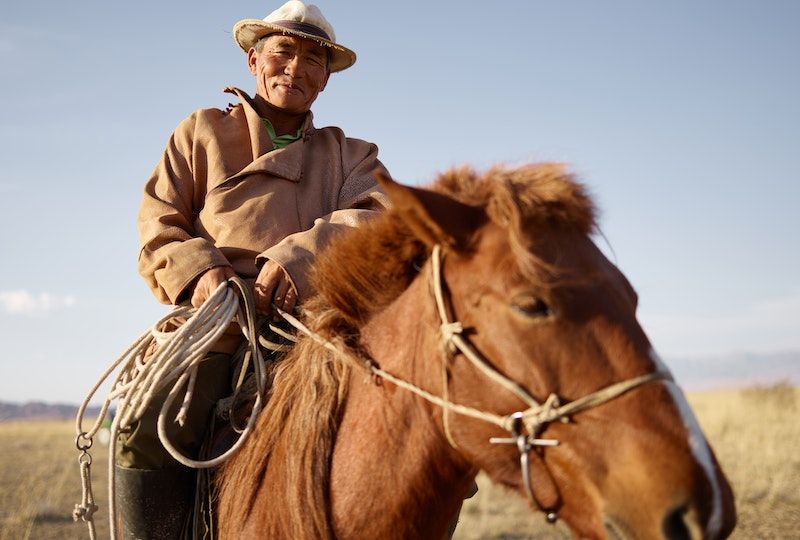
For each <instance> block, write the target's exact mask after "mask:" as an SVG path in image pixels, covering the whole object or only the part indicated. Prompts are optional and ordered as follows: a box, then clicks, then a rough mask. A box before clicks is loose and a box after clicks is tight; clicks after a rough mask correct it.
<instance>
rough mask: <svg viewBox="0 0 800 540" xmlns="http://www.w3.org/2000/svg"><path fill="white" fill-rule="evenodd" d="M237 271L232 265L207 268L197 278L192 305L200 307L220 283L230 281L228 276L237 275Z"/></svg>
mask: <svg viewBox="0 0 800 540" xmlns="http://www.w3.org/2000/svg"><path fill="white" fill-rule="evenodd" d="M235 275H236V273H235V272H234V271H233V268H231V267H230V266H214V267H213V268H209V269H208V270H206V271H205V272H204V273H203V274H202V275H201V276H200V279H198V280H197V285H195V286H194V292H193V293H192V305H193V306H194V307H196V308H199V307H200V306H202V305H203V302H205V301H206V300H207V299H208V297H209V296H211V295H212V294H213V293H214V291H216V290H217V287H219V284H220V283H224V282H226V281H228V278H231V277H233V276H235Z"/></svg>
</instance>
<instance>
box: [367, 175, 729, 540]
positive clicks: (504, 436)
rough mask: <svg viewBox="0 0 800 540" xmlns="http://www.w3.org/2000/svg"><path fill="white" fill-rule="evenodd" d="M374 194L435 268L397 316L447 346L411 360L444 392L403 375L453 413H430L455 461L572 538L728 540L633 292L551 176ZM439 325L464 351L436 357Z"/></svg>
mask: <svg viewBox="0 0 800 540" xmlns="http://www.w3.org/2000/svg"><path fill="white" fill-rule="evenodd" d="M382 185H383V186H384V188H385V189H386V191H387V193H388V194H389V195H390V197H391V199H392V203H393V208H394V209H393V212H394V213H395V214H396V215H397V216H398V217H399V218H400V220H402V222H403V223H405V225H406V226H407V227H408V229H409V230H410V231H411V233H412V234H413V236H414V237H415V238H416V239H418V240H419V241H421V242H422V243H423V244H424V245H425V246H426V248H427V251H426V253H427V252H432V251H436V250H440V251H441V252H442V253H443V258H442V260H441V261H435V260H433V258H432V257H431V258H430V259H429V260H428V265H429V266H430V265H439V266H441V268H440V269H438V270H435V269H434V270H429V269H428V267H426V268H425V269H424V271H421V272H420V277H419V278H418V279H417V280H416V282H418V283H419V284H420V285H419V286H418V287H414V286H413V284H412V286H410V287H409V288H408V291H407V292H406V293H405V294H409V295H412V296H413V295H416V296H417V297H414V298H413V300H412V299H409V301H406V302H404V301H403V297H402V295H401V296H400V297H399V298H398V301H397V302H395V303H396V304H397V306H396V307H395V309H396V310H399V312H400V314H401V317H402V316H405V317H415V318H417V319H418V320H419V322H420V323H427V324H428V327H429V328H437V327H439V326H441V328H442V332H443V333H444V334H445V336H444V339H445V342H446V343H445V344H444V346H442V343H441V342H438V343H437V341H438V340H439V339H441V336H438V335H437V336H436V339H420V338H417V342H418V344H419V349H418V350H417V351H416V353H417V354H416V356H418V357H420V358H422V359H423V362H425V363H426V366H427V368H420V367H417V368H415V369H416V370H417V372H425V371H426V369H427V370H431V368H432V366H437V365H438V364H439V363H440V362H442V368H441V373H444V374H445V375H443V376H442V377H440V378H439V380H440V381H442V382H441V383H433V384H431V383H429V382H425V380H424V379H425V377H420V376H419V375H418V374H415V373H413V372H410V371H405V373H404V375H406V376H408V377H409V378H410V379H412V380H415V383H417V384H419V385H420V387H421V388H425V390H426V391H427V392H428V393H429V394H431V395H435V396H437V397H439V398H442V399H444V400H445V401H446V402H447V403H448V404H452V405H454V406H453V407H448V406H447V405H446V406H444V407H441V406H437V407H441V408H442V410H441V412H439V411H438V410H437V411H436V412H435V415H436V418H437V419H440V420H437V427H438V429H440V430H441V433H442V437H443V438H445V439H447V440H448V441H449V444H450V445H451V446H452V448H453V451H454V452H456V453H457V454H458V455H459V456H460V457H461V458H463V460H464V461H465V462H467V463H468V464H469V465H470V466H472V467H474V468H475V469H481V470H483V471H485V472H486V473H487V474H488V475H489V477H490V478H491V479H492V480H493V481H494V482H497V483H500V484H502V485H505V486H509V487H511V488H512V489H515V490H517V491H519V492H520V493H521V494H522V495H523V496H525V497H526V498H529V499H530V502H531V504H532V505H533V506H534V507H536V508H538V509H541V510H543V511H545V512H546V513H547V515H548V517H549V518H550V519H551V520H552V519H556V518H559V519H561V520H563V521H564V522H565V523H566V524H567V525H568V526H569V527H570V528H571V529H572V531H573V532H574V534H576V536H578V537H586V538H602V537H605V535H606V534H611V535H612V536H617V537H622V538H671V539H672V538H710V539H713V538H724V537H726V536H727V535H728V534H729V533H730V531H731V530H732V528H733V526H734V523H735V511H734V505H733V497H732V492H731V488H730V486H729V484H728V483H727V481H726V479H725V476H724V474H723V473H722V471H721V469H720V466H719V464H718V462H717V460H716V458H715V457H714V454H713V452H712V450H711V449H710V447H709V445H708V443H707V441H706V440H705V437H704V436H703V434H702V432H701V431H700V428H699V427H698V424H697V421H696V420H695V418H694V416H693V414H692V412H691V409H690V408H689V406H688V405H687V402H686V399H685V397H684V395H683V393H682V392H681V390H680V389H679V388H678V387H677V386H676V384H675V382H674V381H673V380H672V378H671V376H670V375H669V372H668V369H667V368H666V367H665V366H664V365H663V364H662V363H661V362H660V360H659V359H658V357H657V355H656V354H655V352H654V351H653V348H652V347H651V344H650V342H649V340H648V338H647V336H646V335H645V332H644V331H643V330H642V328H641V326H640V325H639V323H638V322H637V319H636V306H637V295H636V293H635V291H634V289H633V287H632V286H631V285H630V283H629V282H628V280H627V279H626V278H625V276H624V275H623V274H622V273H621V272H620V271H619V270H618V269H617V267H616V266H615V265H614V264H612V263H611V262H610V261H609V260H608V259H607V258H606V257H605V256H604V255H603V253H602V252H601V251H600V250H599V249H598V248H597V246H596V245H595V244H594V243H593V241H592V239H591V234H592V232H593V231H594V229H595V210H594V206H593V204H592V201H591V199H590V198H589V196H588V195H587V193H586V191H585V189H584V188H583V187H582V186H581V185H580V184H578V183H576V182H575V181H574V180H573V179H572V178H570V177H569V175H567V174H565V173H564V171H563V169H562V168H561V167H560V166H557V165H537V166H528V167H523V168H519V169H515V170H508V169H499V168H498V169H494V170H491V171H489V172H488V173H487V174H486V175H485V176H483V177H478V175H476V174H475V173H474V172H472V171H470V170H467V169H463V170H459V171H454V172H451V173H447V174H445V175H443V177H442V178H441V179H440V181H439V182H438V187H437V191H435V192H432V191H427V190H421V189H415V188H410V187H403V186H400V185H398V184H395V183H393V182H391V181H389V180H388V179H384V180H383V181H382ZM435 246H441V247H436V248H435ZM437 256H438V255H437ZM437 272H438V273H439V275H440V282H441V283H440V284H438V285H437V283H436V282H435V281H436V279H437V278H436V273H437ZM429 276H430V277H429ZM437 287H439V288H440V290H441V299H439V300H438V303H439V304H440V305H439V306H438V308H437V309H434V306H435V304H436V302H437V301H434V296H435V293H436V288H437ZM419 296H422V297H423V298H427V300H424V299H423V300H420V298H418V297H419ZM420 302H425V303H427V305H428V306H429V307H428V308H426V309H420V308H419V305H420ZM414 310H416V311H414ZM387 311H389V312H391V311H392V310H391V309H390V310H387ZM437 311H438V312H439V314H438V315H437ZM397 315H398V313H394V314H393V315H392V316H393V317H397ZM379 319H380V317H379ZM448 325H449V326H450V329H448ZM453 325H456V326H457V327H458V330H457V331H458V333H459V336H460V338H461V341H462V342H463V343H466V347H467V348H468V349H469V351H467V350H463V349H461V348H454V347H452V344H451V343H449V339H448V336H447V334H448V332H452V328H453ZM368 327H369V325H368ZM434 333H435V332H434ZM406 335H408V334H406ZM448 349H449V350H448ZM469 354H474V355H476V356H477V357H478V360H477V361H478V362H482V363H484V364H485V366H488V368H489V371H490V372H493V373H496V374H498V375H499V377H495V376H494V375H492V373H490V372H489V371H487V370H486V369H484V368H482V367H481V366H476V364H475V362H472V361H468V359H467V358H466V357H467V356H469ZM376 357H377V358H379V359H380V355H379V354H376ZM389 362H390V363H391V361H390V360H389ZM398 369H399V370H401V371H403V368H402V367H400V366H398ZM435 369H436V368H435V367H433V370H434V371H435ZM431 379H434V380H435V379H436V376H435V375H433V374H431V375H428V376H427V380H431ZM626 381H634V384H631V385H629V386H628V387H624V386H625V383H626ZM609 389H611V390H610V391H609ZM614 389H616V391H614ZM604 392H605V393H604ZM587 396H589V398H587ZM594 398H596V399H594ZM581 400H584V401H585V402H589V403H585V406H581V407H580V408H579V409H575V410H572V411H570V410H569V404H576V403H580V402H581ZM437 407H433V409H437ZM459 407H462V408H465V409H467V410H471V411H478V412H481V413H486V414H487V417H486V418H481V417H480V415H478V414H463V409H462V410H461V412H460V411H459V410H457V409H458V408H459ZM559 408H561V409H559ZM559 410H560V411H561V412H562V414H559V413H558V411H559ZM548 411H549V412H548ZM553 411H555V412H553ZM564 411H566V412H564ZM514 413H518V414H517V418H516V420H515V419H514V417H513V414H514ZM492 416H494V418H500V419H503V420H505V421H506V424H505V425H504V426H501V425H500V422H494V423H493V422H491V421H487V419H488V420H491V417H492ZM515 422H516V424H515ZM504 430H507V431H508V432H505V433H504ZM509 432H510V433H509ZM490 441H494V442H495V443H496V444H491V443H490ZM504 443H508V444H504ZM521 463H522V465H521Z"/></svg>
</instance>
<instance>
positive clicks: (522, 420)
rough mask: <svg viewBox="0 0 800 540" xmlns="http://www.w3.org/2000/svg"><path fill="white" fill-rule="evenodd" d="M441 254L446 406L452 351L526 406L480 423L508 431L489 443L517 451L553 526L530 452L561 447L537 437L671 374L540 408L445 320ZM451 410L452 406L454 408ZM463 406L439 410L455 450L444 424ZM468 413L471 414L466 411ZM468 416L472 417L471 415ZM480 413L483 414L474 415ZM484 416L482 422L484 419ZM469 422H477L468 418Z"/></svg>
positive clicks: (437, 266)
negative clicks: (555, 424)
mask: <svg viewBox="0 0 800 540" xmlns="http://www.w3.org/2000/svg"><path fill="white" fill-rule="evenodd" d="M442 259H443V255H442V248H441V246H440V245H438V244H437V245H435V246H434V247H433V252H432V253H431V282H432V288H433V296H434V299H435V301H436V310H437V312H438V314H439V319H440V321H441V325H440V332H441V339H442V345H443V349H444V351H443V354H442V358H443V360H442V366H443V367H442V374H443V383H442V385H443V395H444V396H445V400H446V402H447V403H451V402H450V401H449V399H447V371H446V370H447V367H446V362H447V359H448V358H449V357H451V356H452V355H453V354H455V352H456V351H458V352H461V354H463V355H464V357H466V358H467V359H468V360H469V361H470V362H471V363H472V364H473V365H474V366H475V367H476V368H478V370H479V371H480V372H481V373H483V374H485V375H486V376H487V377H489V378H490V379H491V380H493V381H495V382H496V383H497V384H500V385H501V386H502V387H504V388H506V389H507V390H509V391H510V392H512V393H513V394H514V395H516V396H517V397H518V398H520V399H521V400H522V401H523V402H524V403H525V404H526V405H527V406H528V408H527V409H524V410H521V411H517V412H514V413H511V414H509V415H506V416H496V415H491V414H490V415H486V413H482V415H481V419H484V420H489V421H491V422H492V423H495V424H497V425H499V426H500V427H502V428H503V429H505V430H506V431H508V432H509V433H510V434H511V437H492V438H491V439H489V442H490V443H491V444H514V445H516V447H517V450H518V451H519V460H520V469H521V473H522V483H523V485H524V487H525V492H526V493H527V495H528V497H529V498H530V499H531V501H532V502H533V503H534V504H535V505H536V506H537V507H539V508H540V509H541V510H542V511H543V512H544V513H545V517H546V518H547V521H549V522H550V523H553V522H555V521H556V519H557V515H556V512H555V511H554V510H553V509H547V508H542V506H541V505H540V503H539V502H538V500H537V499H536V497H534V494H533V486H532V485H531V478H530V452H531V451H532V450H533V449H534V448H536V447H546V446H558V444H559V441H558V440H555V439H539V438H538V436H539V434H541V432H542V431H543V430H544V429H545V428H546V427H547V425H548V424H550V423H552V422H555V421H557V420H558V421H561V422H564V423H567V422H569V420H570V416H571V415H573V414H575V413H577V412H580V411H583V410H586V409H589V408H592V407H596V406H597V405H600V404H602V403H605V402H607V401H610V400H612V399H614V398H617V397H619V396H621V395H622V394H624V393H626V392H628V391H630V390H633V389H634V388H637V387H639V386H642V385H644V384H648V383H651V382H654V381H658V380H662V379H664V380H671V378H672V377H671V375H670V374H669V373H664V372H661V371H655V372H652V373H648V374H645V375H641V376H639V377H633V378H631V379H627V380H625V381H621V382H618V383H614V384H611V385H609V386H606V387H604V388H601V389H600V390H597V391H595V392H592V393H591V394H588V395H586V396H583V397H582V398H579V399H576V400H575V401H571V402H569V403H566V404H564V405H562V404H561V402H560V400H559V398H558V396H557V395H556V394H550V396H549V397H548V398H547V399H546V400H545V402H544V403H539V402H538V401H536V399H534V397H533V396H531V395H530V393H529V392H528V391H527V390H525V388H523V387H522V386H521V385H520V384H519V383H517V382H515V381H513V380H511V379H509V378H508V377H506V376H505V375H503V374H502V373H500V372H499V371H497V370H496V369H495V368H493V367H492V366H491V365H490V364H489V362H487V361H486V359H485V358H484V357H483V355H481V354H480V353H479V352H478V351H477V350H476V349H475V348H474V347H473V346H472V344H471V343H470V342H469V341H468V340H467V339H466V338H465V337H464V335H463V332H464V327H463V325H462V324H461V323H460V322H459V321H457V320H456V321H451V320H450V317H449V315H448V309H447V305H446V303H445V297H444V281H443V275H442ZM451 405H455V404H452V403H451ZM462 408H463V406H458V408H456V407H455V406H453V407H442V414H443V424H444V427H445V434H446V436H447V439H448V441H450V444H451V445H453V446H454V447H455V446H456V444H455V441H454V440H453V437H452V434H451V433H450V428H449V423H448V420H447V413H448V411H449V410H453V411H454V412H458V413H461V414H464V413H465V411H464V410H462ZM470 409H471V408H470ZM472 411H475V410H474V409H472ZM476 412H481V411H476ZM485 415H486V416H485ZM468 416H475V415H473V414H469V415H468Z"/></svg>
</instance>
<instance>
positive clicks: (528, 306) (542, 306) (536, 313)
mask: <svg viewBox="0 0 800 540" xmlns="http://www.w3.org/2000/svg"><path fill="white" fill-rule="evenodd" d="M511 307H513V308H514V310H515V311H517V312H519V313H521V314H522V315H525V316H526V317H537V318H538V317H548V316H550V315H552V311H550V306H548V305H547V303H546V302H545V301H544V300H542V299H541V298H537V297H536V296H533V295H530V294H521V295H519V296H517V297H516V298H514V300H513V301H512V302H511Z"/></svg>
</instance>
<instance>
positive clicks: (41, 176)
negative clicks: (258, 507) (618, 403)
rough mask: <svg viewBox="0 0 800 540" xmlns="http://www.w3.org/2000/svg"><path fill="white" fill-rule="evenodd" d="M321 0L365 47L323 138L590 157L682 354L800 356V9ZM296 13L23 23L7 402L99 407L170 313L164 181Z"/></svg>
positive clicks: (476, 155) (12, 179)
mask: <svg viewBox="0 0 800 540" xmlns="http://www.w3.org/2000/svg"><path fill="white" fill-rule="evenodd" d="M317 3H318V5H320V7H321V8H322V9H323V11H324V12H325V13H326V15H327V16H328V18H329V20H330V21H331V22H332V23H333V25H334V27H335V29H336V32H337V35H338V37H339V40H340V41H341V42H342V43H344V44H345V45H347V46H349V47H351V48H353V49H354V50H355V51H356V52H357V53H358V55H359V60H358V62H357V63H356V65H355V67H354V68H352V69H351V70H348V71H345V72H343V73H340V74H336V75H334V76H333V77H332V79H331V82H330V83H329V85H328V88H327V89H326V90H325V92H323V93H322V94H321V95H320V98H319V100H318V101H317V103H316V104H315V107H314V113H315V123H316V124H317V125H320V126H321V125H331V124H332V125H338V126H340V127H342V128H343V129H344V130H345V131H346V132H347V133H348V134H349V135H351V136H355V137H360V138H364V139H368V140H372V141H374V142H376V143H378V145H379V146H380V148H381V157H382V159H383V161H384V163H385V164H386V165H387V167H388V168H389V170H390V171H391V172H392V173H393V175H394V176H395V177H396V178H397V179H399V180H400V181H403V182H406V183H415V184H418V183H421V184H424V183H426V182H428V181H430V180H431V179H432V178H433V177H434V176H435V174H436V173H437V172H438V171H442V170H445V169H447V168H448V167H450V166H453V165H459V164H464V163H470V164H473V165H475V166H476V167H479V168H485V167H488V166H490V165H492V164H495V163H507V164H518V163H524V162H529V161H544V160H556V161H563V162H566V163H568V164H569V165H570V167H571V168H572V169H573V170H574V171H575V172H576V173H577V174H578V175H579V177H580V178H581V179H582V180H583V181H584V182H585V183H586V184H588V186H589V187H590V189H591V191H592V193H593V194H594V195H595V197H596V199H597V201H598V204H599V205H600V207H601V209H602V216H601V227H602V229H603V231H604V233H605V235H606V237H607V238H608V239H609V241H610V244H611V246H612V247H613V251H614V255H612V257H613V258H614V260H616V262H617V263H618V265H619V266H620V267H621V268H622V270H623V271H624V272H625V273H626V274H627V275H628V277H629V278H630V280H631V282H632V283H633V284H634V286H635V287H636V288H637V290H638V292H639V294H640V298H641V303H640V312H639V315H640V320H641V321H642V323H643V325H644V327H645V329H646V330H647V332H648V334H649V335H650V337H651V339H652V341H653V343H654V345H655V347H656V348H657V349H658V350H659V351H660V353H661V355H662V356H663V357H664V358H665V359H666V360H667V361H669V359H670V358H693V357H697V358H702V357H705V356H709V355H715V356H720V355H725V354H728V353H742V352H779V351H791V350H800V271H799V270H800V249H798V239H797V236H798V233H800V212H798V205H799V204H800V144H798V143H800V133H798V129H800V128H799V127H798V126H800V97H799V96H800V61H799V60H798V56H797V51H800V32H798V31H797V28H798V27H800V4H798V3H796V2H793V1H774V2H769V3H758V2H745V1H724V2H723V1H721V0H714V1H708V2H690V1H673V2H669V3H658V4H657V3H642V2H633V1H608V2H594V1H588V0H580V1H571V2H543V1H538V0H535V1H534V0H527V1H509V2H504V3H495V2H492V3H489V2H481V3H478V2H475V3H467V2H456V1H440V2H422V1H404V2H391V3H386V4H384V3H380V4H378V3H377V2H367V1H347V2H344V1H339V2H333V1H324V0H320V1H318V2H317ZM278 5H279V4H278V3H277V2H276V3H274V4H272V3H263V2H252V1H247V2H245V1H242V2H224V3H223V2H219V3H213V4H212V3H197V2H185V1H172V2H152V1H141V2H137V3H116V2H113V3H112V2H100V1H92V2H88V1H85V2H82V1H77V2H72V3H66V2H54V1H48V2H36V1H32V2H26V3H22V2H13V3H11V2H9V3H4V4H3V6H2V7H0V73H2V81H3V83H4V84H2V85H0V102H2V103H3V107H2V108H1V109H0V163H2V166H1V167H0V253H2V260H3V264H2V267H1V268H2V269H0V342H2V344H3V350H2V351H0V399H2V400H16V401H19V400H27V399H46V400H48V401H78V400H79V399H80V398H81V397H82V396H83V394H84V393H85V390H86V389H87V388H88V387H89V386H90V384H91V382H92V380H93V379H94V378H95V377H96V375H98V374H99V373H100V372H101V371H102V369H103V367H104V366H105V365H107V364H108V363H110V362H111V361H112V360H113V359H114V358H115V357H116V355H117V354H118V353H119V352H121V351H122V350H124V348H125V347H126V346H127V344H128V343H130V342H131V341H132V340H133V339H134V338H135V337H136V336H137V335H138V334H139V333H140V332H141V331H142V330H144V329H145V328H146V327H147V326H148V325H149V324H151V323H152V322H154V321H155V320H156V318H158V317H159V316H160V315H161V314H162V313H163V312H164V308H163V307H161V306H159V305H158V304H156V303H155V300H154V299H153V298H152V296H151V294H150V293H149V291H148V290H147V288H146V287H145V285H144V283H143V282H142V280H141V279H140V278H139V277H138V275H137V273H136V255H137V251H138V246H137V237H136V229H135V218H136V212H137V208H138V204H139V200H140V193H141V189H142V186H143V184H144V182H145V180H146V179H147V177H148V175H149V174H150V172H151V170H152V168H153V167H154V165H155V163H156V161H157V159H158V158H159V156H160V153H161V150H162V149H163V146H164V144H165V142H166V140H167V138H168V136H169V134H170V132H171V131H172V129H173V128H174V127H175V125H176V124H177V123H178V122H179V121H180V120H181V119H182V118H183V117H185V116H186V115H188V114H189V113H190V112H191V111H192V110H194V109H196V108H199V107H211V106H214V107H224V106H225V105H226V104H227V103H228V102H229V101H231V100H232V99H233V97H232V96H229V95H227V94H222V93H221V89H222V88H223V87H224V86H226V85H235V86H239V87H241V88H243V89H245V90H248V91H252V90H253V88H254V84H253V81H252V80H251V77H250V75H249V74H248V72H247V70H246V68H245V62H244V55H243V54H242V53H241V52H240V51H239V50H238V48H237V47H236V45H235V44H234V43H233V40H232V38H231V27H232V26H233V24H234V23H235V22H236V21H237V20H238V19H240V18H250V17H253V18H261V17H264V16H265V15H266V14H267V13H268V12H269V11H271V10H272V9H274V8H275V7H277V6H278ZM601 244H602V241H601ZM606 249H607V248H606ZM798 370H800V367H798Z"/></svg>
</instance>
